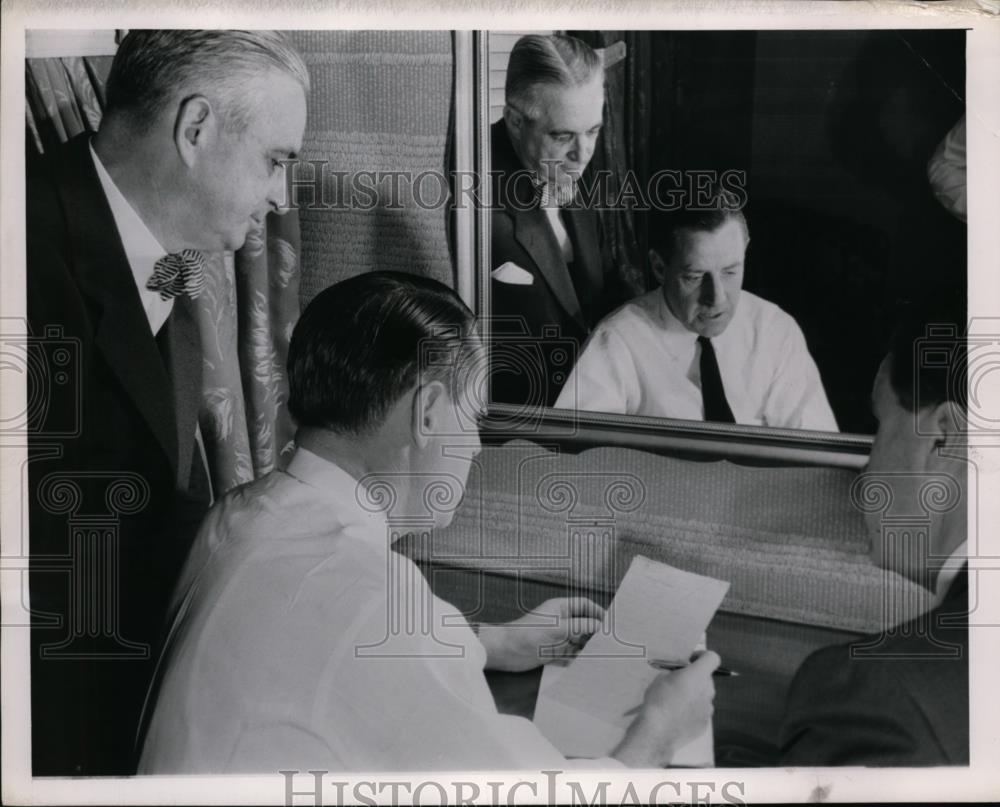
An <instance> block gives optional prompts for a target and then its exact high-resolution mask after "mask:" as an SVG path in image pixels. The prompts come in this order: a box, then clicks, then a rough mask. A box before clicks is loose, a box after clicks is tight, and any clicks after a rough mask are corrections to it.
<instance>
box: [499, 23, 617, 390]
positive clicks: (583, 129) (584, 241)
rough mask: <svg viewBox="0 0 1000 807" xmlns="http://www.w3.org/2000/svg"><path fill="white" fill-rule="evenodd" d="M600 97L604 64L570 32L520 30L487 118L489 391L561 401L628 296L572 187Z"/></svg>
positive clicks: (595, 221) (588, 153)
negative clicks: (588, 345) (497, 113)
mask: <svg viewBox="0 0 1000 807" xmlns="http://www.w3.org/2000/svg"><path fill="white" fill-rule="evenodd" d="M603 109H604V67H603V64H602V62H601V58H600V56H599V55H598V54H597V53H596V52H595V51H594V50H593V49H592V48H591V47H590V46H588V45H587V44H585V43H584V42H582V41H581V40H579V39H576V38H574V37H569V36H558V35H555V36H538V35H529V36H524V37H521V39H519V40H518V42H517V44H516V45H515V46H514V49H513V50H512V51H511V54H510V62H509V65H508V68H507V80H506V86H505V105H504V113H503V114H504V116H503V119H502V120H500V121H497V122H496V123H495V124H494V125H493V127H492V128H491V130H490V136H491V161H492V165H491V171H492V190H493V199H492V205H493V214H492V217H491V220H492V231H491V233H490V239H491V245H492V247H491V249H492V257H491V270H492V278H491V284H490V288H491V296H492V305H491V314H492V317H493V321H492V324H493V331H494V334H495V337H496V338H495V339H494V340H493V350H494V354H493V358H492V361H491V366H492V369H493V375H492V398H493V400H495V401H499V402H501V403H513V404H521V405H546V406H551V405H552V404H553V403H555V400H556V398H557V397H558V395H559V391H560V389H561V388H562V386H563V384H564V383H565V382H566V378H567V376H568V374H569V371H570V370H571V369H572V359H573V356H574V355H576V354H577V353H578V352H579V350H580V349H581V347H582V345H583V342H584V341H585V340H586V338H587V335H588V334H589V333H590V330H591V328H593V326H594V325H595V324H596V323H597V321H598V320H599V319H600V318H601V317H602V316H603V315H604V314H605V313H607V312H608V311H609V310H610V309H611V308H613V307H614V306H615V305H617V304H618V303H620V302H622V299H621V294H620V293H619V291H618V284H617V280H616V275H615V272H614V269H613V266H612V264H611V263H610V261H609V260H608V255H607V253H606V251H605V250H603V248H602V237H601V234H600V220H599V218H598V215H597V211H596V210H594V209H590V208H589V207H588V205H587V204H584V203H583V201H584V200H583V199H581V196H580V194H579V192H578V189H577V184H578V182H579V180H580V176H581V175H582V173H583V171H584V169H585V168H586V167H587V165H588V163H589V162H590V158H591V157H592V156H593V153H594V147H595V145H596V142H597V137H598V135H599V134H600V131H601V124H602V120H603Z"/></svg>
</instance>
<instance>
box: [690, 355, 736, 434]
mask: <svg viewBox="0 0 1000 807" xmlns="http://www.w3.org/2000/svg"><path fill="white" fill-rule="evenodd" d="M698 344H699V345H701V359H700V363H701V365H700V366H701V400H702V403H703V404H704V406H705V420H712V421H715V422H717V423H735V422H736V418H734V417H733V410H732V409H730V408H729V401H727V400H726V391H725V389H724V388H723V386H722V375H721V374H720V373H719V362H718V361H716V358H715V348H714V347H712V340H711V339H709V338H708V337H705V336H699V337H698Z"/></svg>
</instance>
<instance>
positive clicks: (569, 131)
mask: <svg viewBox="0 0 1000 807" xmlns="http://www.w3.org/2000/svg"><path fill="white" fill-rule="evenodd" d="M603 126H604V121H601V122H600V123H595V124H594V125H593V126H591V127H590V128H589V129H581V130H580V131H581V132H592V131H594V129H600V128H602V127H603ZM576 133H577V132H576V130H575V129H550V130H549V135H550V136H551V137H555V136H557V135H575V134H576Z"/></svg>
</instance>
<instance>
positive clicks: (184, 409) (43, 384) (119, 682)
mask: <svg viewBox="0 0 1000 807" xmlns="http://www.w3.org/2000/svg"><path fill="white" fill-rule="evenodd" d="M26 202H27V289H28V320H29V327H30V330H31V334H32V336H33V339H34V342H33V343H32V345H31V347H30V348H29V350H30V351H33V353H34V360H35V366H36V367H38V368H40V371H39V372H38V373H33V374H31V377H30V378H29V392H28V394H29V400H32V401H35V402H36V405H34V406H33V408H32V410H31V416H32V419H31V422H30V426H29V428H30V432H31V433H30V437H29V468H28V483H29V516H30V553H31V573H30V592H31V605H32V636H31V638H32V642H31V644H32V668H31V677H32V693H31V694H32V760H33V770H34V773H35V775H58V774H85V775H94V774H120V773H129V772H131V771H132V764H133V744H134V741H135V731H136V727H137V725H138V718H139V713H140V710H141V708H142V703H143V699H144V697H145V692H146V687H147V685H148V682H149V678H150V675H151V672H152V666H153V661H154V659H155V654H156V644H157V640H158V635H159V633H160V631H161V628H162V624H163V622H164V620H165V608H166V603H167V601H168V599H167V598H168V597H169V594H170V591H171V588H172V587H173V584H174V582H175V579H176V576H177V574H178V572H179V567H180V564H181V562H182V561H183V558H184V556H185V554H186V552H187V549H188V546H189V542H190V538H191V536H192V533H193V530H194V529H195V527H196V525H197V523H198V521H199V520H200V517H201V516H202V515H203V514H204V511H205V508H206V505H207V501H206V500H205V499H204V498H202V497H198V496H195V497H191V496H189V495H188V493H187V486H186V483H185V480H186V478H187V476H188V474H187V473H181V474H178V468H179V467H180V468H182V469H185V468H190V467H191V464H192V457H193V449H194V434H195V426H196V420H197V407H198V401H199V397H200V394H199V391H200V384H201V380H200V366H201V365H200V343H199V342H198V338H197V330H196V328H193V327H186V328H184V327H180V326H181V323H183V322H184V321H187V324H188V325H191V324H193V320H190V319H189V317H190V311H189V310H188V309H187V308H186V304H182V303H177V304H175V306H174V312H173V313H172V314H171V317H170V319H169V320H168V322H167V324H166V325H164V328H163V330H161V332H160V336H159V337H158V338H156V339H154V337H153V335H152V332H151V329H150V327H149V323H148V320H147V319H146V315H145V312H144V311H143V308H142V304H141V302H140V298H139V294H138V291H137V289H136V286H135V281H134V279H133V277H132V274H131V269H130V267H129V264H128V260H127V258H126V255H125V252H124V249H123V247H122V244H121V240H120V238H119V235H118V230H117V228H116V226H115V223H114V219H113V217H112V214H111V210H110V208H109V206H108V203H107V200H106V198H105V196H104V192H103V189H102V188H101V185H100V181H99V179H98V177H97V173H96V170H95V169H94V165H93V162H92V159H91V156H90V152H89V148H88V140H87V138H86V137H81V138H76V139H74V140H73V141H71V142H70V143H68V144H66V145H65V146H64V147H63V148H62V149H60V150H58V151H56V152H55V153H53V154H51V155H49V156H47V157H46V158H45V159H41V160H36V161H34V162H33V163H32V164H31V165H29V172H28V179H27V199H26ZM158 343H159V344H158ZM168 365H170V366H171V370H170V371H169V372H168V369H167V366H168ZM171 373H173V377H174V379H175V381H172V379H171ZM88 633H89V634H91V635H87V634H88Z"/></svg>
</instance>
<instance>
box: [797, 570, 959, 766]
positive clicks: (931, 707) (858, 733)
mask: <svg viewBox="0 0 1000 807" xmlns="http://www.w3.org/2000/svg"><path fill="white" fill-rule="evenodd" d="M968 591H969V583H968V569H967V567H966V568H964V569H963V570H962V571H961V572H959V574H958V575H957V576H956V578H955V579H954V580H953V581H952V583H951V586H950V587H949V589H948V593H947V595H946V596H945V599H944V601H943V602H942V603H941V605H940V606H938V607H937V608H935V609H934V610H932V611H931V612H930V613H929V614H927V615H925V616H924V617H921V618H918V619H916V620H913V621H911V622H907V623H904V624H903V625H901V626H899V627H898V628H896V629H895V630H894V631H891V632H889V633H887V635H886V636H885V637H883V638H882V639H881V640H880V639H879V637H877V636H869V637H866V638H863V639H859V640H858V641H857V642H854V643H852V645H853V646H854V647H855V648H858V646H859V645H865V644H867V645H869V646H870V647H871V648H872V649H871V650H870V651H869V652H870V653H871V654H873V656H874V657H869V658H853V659H852V658H851V655H850V652H851V645H838V646H835V647H827V648H824V649H822V650H818V651H817V652H815V653H813V654H812V655H811V656H810V657H809V658H807V659H806V660H805V662H804V663H803V665H802V667H801V668H800V669H799V671H798V673H796V675H795V678H794V680H793V681H792V686H791V689H790V691H789V697H788V706H787V710H786V712H785V720H784V723H783V725H782V728H781V739H780V742H781V746H782V748H781V752H782V759H781V764H782V765H803V766H806V765H819V766H830V765H869V766H878V765H911V766H916V765H968V764H969V630H968Z"/></svg>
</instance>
